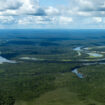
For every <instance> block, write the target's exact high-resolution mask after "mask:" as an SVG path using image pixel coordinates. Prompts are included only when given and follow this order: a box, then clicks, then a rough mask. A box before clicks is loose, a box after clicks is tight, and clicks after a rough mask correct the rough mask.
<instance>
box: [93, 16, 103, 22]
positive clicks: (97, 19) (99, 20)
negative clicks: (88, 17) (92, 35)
mask: <svg viewBox="0 0 105 105" xmlns="http://www.w3.org/2000/svg"><path fill="white" fill-rule="evenodd" d="M93 20H94V21H95V22H96V23H100V22H102V18H101V17H93Z"/></svg>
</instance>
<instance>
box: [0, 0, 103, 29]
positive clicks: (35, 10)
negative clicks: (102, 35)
mask: <svg viewBox="0 0 105 105" xmlns="http://www.w3.org/2000/svg"><path fill="white" fill-rule="evenodd" d="M53 1H54V0H53ZM55 1H56V0H55ZM40 2H44V0H0V26H1V24H9V25H10V24H14V25H15V26H16V25H30V26H32V25H33V26H34V25H39V24H40V25H48V26H49V25H52V26H53V25H55V26H58V27H60V26H62V27H63V26H66V25H67V26H69V25H71V26H76V27H77V26H78V27H79V26H80V25H81V26H83V27H84V26H85V27H86V26H87V25H88V26H89V25H90V26H94V25H98V24H105V23H104V20H105V18H104V17H105V0H68V5H67V4H66V5H65V4H62V6H61V5H58V4H57V5H56V6H54V5H51V3H50V4H48V3H46V6H43V5H40ZM56 2H57V1H56ZM93 24H94V25H93ZM103 26H104V25H103Z"/></svg>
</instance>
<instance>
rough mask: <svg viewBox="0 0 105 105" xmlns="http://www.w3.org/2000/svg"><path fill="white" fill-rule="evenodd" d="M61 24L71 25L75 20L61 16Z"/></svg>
mask: <svg viewBox="0 0 105 105" xmlns="http://www.w3.org/2000/svg"><path fill="white" fill-rule="evenodd" d="M59 22H60V24H69V23H71V22H73V19H72V18H71V17H64V16H61V17H60V18H59Z"/></svg>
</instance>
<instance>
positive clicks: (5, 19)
mask: <svg viewBox="0 0 105 105" xmlns="http://www.w3.org/2000/svg"><path fill="white" fill-rule="evenodd" d="M14 20H15V19H14V18H13V17H12V16H0V23H2V24H5V23H6V24H7V23H11V22H13V21H14Z"/></svg>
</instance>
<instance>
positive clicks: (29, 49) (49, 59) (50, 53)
mask: <svg viewBox="0 0 105 105" xmlns="http://www.w3.org/2000/svg"><path fill="white" fill-rule="evenodd" d="M30 32H31V34H30ZM30 32H29V31H24V32H21V31H19V32H17V31H13V33H11V32H10V33H8V31H6V32H4V33H2V32H1V33H0V34H2V35H1V36H0V55H1V56H2V57H4V58H7V59H9V60H16V61H17V63H15V64H12V63H11V64H10V63H3V64H0V105H104V104H105V67H104V66H105V65H104V64H99V62H97V61H101V62H102V61H103V60H105V59H104V57H105V53H104V52H105V48H104V46H105V37H104V36H103V35H104V33H103V32H101V36H100V35H99V33H95V36H92V35H93V33H91V32H87V33H88V34H89V35H86V36H85V35H84V34H86V33H85V32H84V31H83V32H82V33H83V35H79V36H77V35H78V34H79V33H78V32H73V34H72V32H71V33H70V32H68V31H67V32H66V33H65V31H64V33H63V34H62V32H58V31H56V32H55V31H54V32H51V31H48V32H45V31H41V32H40V31H36V32H34V31H32V30H31V31H30ZM90 33H91V34H90ZM9 34H10V35H9ZM42 34H44V35H42ZM65 34H66V35H65ZM51 36H53V37H51ZM76 47H81V51H75V50H74V48H76ZM84 48H89V49H84ZM92 52H94V53H96V54H102V55H103V56H102V57H93V56H91V57H89V55H88V53H92ZM22 57H23V58H24V57H26V58H27V57H28V58H31V59H20V58H22ZM85 61H86V62H87V64H90V63H91V61H92V62H93V63H95V64H96V63H97V64H96V65H87V66H86V65H85V66H84V63H85ZM103 62H104V61H103ZM75 67H77V68H78V67H79V68H78V69H79V72H80V73H82V74H83V76H84V78H83V79H80V78H78V77H77V76H76V75H75V74H73V73H72V70H73V69H74V68H75Z"/></svg>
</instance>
